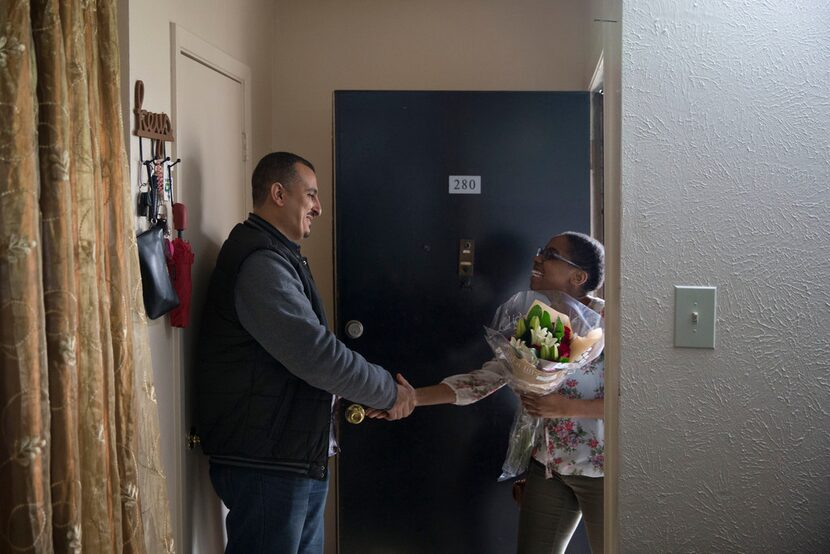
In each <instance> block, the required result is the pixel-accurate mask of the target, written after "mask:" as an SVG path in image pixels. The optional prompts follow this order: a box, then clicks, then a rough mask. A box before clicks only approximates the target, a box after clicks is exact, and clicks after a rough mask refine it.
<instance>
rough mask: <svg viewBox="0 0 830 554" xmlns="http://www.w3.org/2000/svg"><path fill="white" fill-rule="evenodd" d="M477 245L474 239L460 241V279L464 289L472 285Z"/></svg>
mask: <svg viewBox="0 0 830 554" xmlns="http://www.w3.org/2000/svg"><path fill="white" fill-rule="evenodd" d="M475 248H476V243H475V241H474V240H473V239H461V240H459V241H458V279H459V281H460V284H461V287H462V288H469V287H470V286H471V284H472V280H473V273H474V272H475V270H474V266H473V263H474V260H475Z"/></svg>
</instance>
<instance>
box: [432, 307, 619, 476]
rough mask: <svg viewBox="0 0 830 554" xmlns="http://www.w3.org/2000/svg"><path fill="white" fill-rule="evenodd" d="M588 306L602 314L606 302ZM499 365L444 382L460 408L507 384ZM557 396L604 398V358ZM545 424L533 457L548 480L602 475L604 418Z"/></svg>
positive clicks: (578, 374)
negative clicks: (565, 476) (569, 476)
mask: <svg viewBox="0 0 830 554" xmlns="http://www.w3.org/2000/svg"><path fill="white" fill-rule="evenodd" d="M588 307H589V308H591V309H592V310H594V311H596V312H598V313H600V314H603V311H604V308H605V301H604V300H602V299H600V298H593V297H591V298H590V303H589V304H588ZM603 315H604V314H603ZM500 364H501V362H499V361H498V360H491V361H489V362H487V363H485V364H484V365H483V366H482V367H481V369H477V370H475V371H472V372H470V373H462V374H459V375H452V376H450V377H447V378H446V379H444V380H443V381H442V383H445V384H446V385H448V386H449V387H450V388H451V389H453V390H454V391H455V396H456V402H455V403H456V404H457V405H459V406H464V405H467V404H472V403H473V402H477V401H479V400H481V399H482V398H485V397H487V396H489V395H491V394H493V393H494V392H496V391H497V390H499V389H500V388H502V387H503V386H504V385H506V384H507V381H506V380H505V378H504V377H503V375H502V372H501V366H500ZM554 394H564V395H565V396H567V397H568V398H578V399H583V400H593V399H598V398H605V369H604V364H603V356H602V355H600V356H599V358H597V359H596V360H594V361H593V362H591V363H590V364H587V365H586V366H585V367H583V368H582V369H579V370H577V372H576V373H574V374H573V375H571V376H569V377H568V379H566V380H565V382H564V383H563V384H562V386H561V387H560V389H559V391H557V392H556V393H554ZM543 421H544V426H543V431H542V432H540V433H539V434H537V437H536V440H537V443H536V446H535V448H534V450H533V457H534V459H536V460H537V461H539V462H540V463H541V464H542V465H544V466H545V468H546V469H547V471H546V473H547V476H548V477H551V476H552V475H553V474H554V473H558V474H560V475H582V476H585V477H602V476H603V474H604V473H603V466H604V462H605V425H604V422H603V420H602V419H585V418H576V417H574V418H568V417H566V418H554V419H545V420H543Z"/></svg>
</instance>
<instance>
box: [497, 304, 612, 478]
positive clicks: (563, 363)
mask: <svg viewBox="0 0 830 554" xmlns="http://www.w3.org/2000/svg"><path fill="white" fill-rule="evenodd" d="M485 334H486V338H487V342H488V343H489V345H490V347H491V348H492V349H493V352H494V353H495V355H496V357H497V358H498V359H500V360H501V361H502V369H503V371H504V376H505V378H506V379H507V383H508V385H509V386H510V388H512V389H513V390H514V391H516V392H517V393H521V394H538V395H546V394H551V393H553V392H555V391H556V390H557V389H558V388H559V386H560V385H561V384H562V383H563V382H564V380H565V378H566V377H567V376H568V375H570V374H572V373H574V372H575V371H576V370H577V369H580V368H581V367H583V366H585V365H586V364H588V363H590V362H592V361H593V360H595V359H596V358H597V357H598V356H599V355H600V353H601V352H602V348H603V346H604V344H605V336H604V332H603V323H602V317H601V316H600V314H598V313H596V312H594V311H593V310H591V309H589V308H588V307H587V306H585V305H584V304H582V303H581V302H579V301H578V300H576V299H575V298H572V297H570V296H568V295H567V294H564V293H562V292H558V291H549V292H532V291H525V292H520V293H518V294H516V295H514V296H513V297H512V298H510V299H509V300H508V301H507V302H505V303H504V304H502V305H501V306H500V307H499V309H498V310H497V311H496V315H495V317H494V318H493V323H492V324H491V326H490V327H489V328H488V327H485ZM540 422H541V418H538V417H535V416H531V415H530V414H528V413H527V412H526V411H525V410H524V408H523V407H521V406H520V407H519V410H518V411H517V413H516V418H515V419H514V422H513V429H512V431H511V432H510V439H509V443H508V448H507V457H506V459H505V461H504V465H503V467H502V474H501V476H500V477H499V481H503V480H505V479H510V478H512V477H515V476H517V475H520V474H521V473H523V472H524V471H525V470H526V469H527V466H528V464H529V462H530V456H531V453H532V451H533V446H534V444H535V443H536V433H537V431H538V430H539V424H540Z"/></svg>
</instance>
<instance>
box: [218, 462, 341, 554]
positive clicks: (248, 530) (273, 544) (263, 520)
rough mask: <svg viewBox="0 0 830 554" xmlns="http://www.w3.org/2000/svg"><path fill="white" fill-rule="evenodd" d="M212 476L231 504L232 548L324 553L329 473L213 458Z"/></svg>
mask: <svg viewBox="0 0 830 554" xmlns="http://www.w3.org/2000/svg"><path fill="white" fill-rule="evenodd" d="M210 481H211V483H213V488H214V489H215V490H216V493H217V494H218V495H219V498H221V499H222V502H224V503H225V506H227V508H228V510H229V513H228V517H227V520H226V522H225V526H226V527H227V529H228V546H227V548H226V549H225V553H226V554H243V553H244V554H256V553H260V552H274V553H275V554H276V553H278V554H322V552H323V510H324V508H325V505H326V495H327V494H328V477H326V480H325V481H318V480H316V479H310V478H308V477H303V476H301V475H292V474H290V473H282V472H279V471H268V470H262V469H251V468H246V467H236V466H229V465H223V464H210Z"/></svg>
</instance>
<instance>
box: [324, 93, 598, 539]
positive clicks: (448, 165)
mask: <svg viewBox="0 0 830 554" xmlns="http://www.w3.org/2000/svg"><path fill="white" fill-rule="evenodd" d="M589 156H590V150H589V95H588V93H581V92H358V91H344V92H336V93H335V167H336V171H335V211H336V215H335V217H336V318H335V319H336V325H337V332H338V334H339V335H340V336H341V337H342V338H343V340H344V341H346V343H347V344H348V345H349V346H350V347H352V348H354V349H355V350H357V351H359V352H361V353H362V354H364V355H365V356H366V357H367V358H368V359H369V360H371V361H373V362H376V363H380V364H382V365H383V366H384V367H386V368H387V369H389V370H391V371H393V372H401V373H403V374H404V376H405V377H407V378H408V379H409V381H410V382H411V383H412V384H413V385H414V386H416V387H417V386H424V385H429V384H434V383H437V382H439V381H440V380H441V379H442V378H444V377H446V376H447V375H450V374H453V373H459V372H464V371H469V370H473V369H476V368H478V367H480V366H481V364H482V363H483V362H485V361H486V360H488V359H489V358H490V357H491V353H490V350H489V348H488V346H487V344H486V343H485V341H484V338H483V331H482V326H483V325H486V324H487V323H489V321H490V319H491V318H492V316H493V313H494V311H495V309H496V307H497V306H498V305H499V304H500V303H501V302H503V301H504V300H506V299H507V298H508V297H509V296H510V295H511V294H513V293H514V292H516V291H518V290H522V289H526V288H527V287H528V282H529V278H530V269H531V258H532V256H533V255H534V253H535V251H536V248H537V247H538V246H542V245H544V243H545V242H546V241H547V240H548V238H549V237H550V236H552V235H553V234H556V233H558V232H561V231H566V230H575V231H581V232H586V233H587V232H588V231H589V224H590V200H589V197H590V195H589V163H590V160H589ZM450 176H464V177H467V176H474V177H480V180H479V181H475V180H472V181H470V182H468V183H467V184H466V185H465V186H467V187H473V188H477V192H476V191H474V190H470V188H468V189H460V187H461V182H460V181H459V182H458V183H452V182H451V181H450ZM453 186H456V187H459V189H458V190H452V187H453ZM451 192H453V193H452V194H451ZM460 192H464V194H456V193H460ZM466 240H470V241H472V242H473V245H472V246H473V248H472V250H473V252H474V253H473V256H472V257H473V260H472V263H473V265H472V266H467V267H470V269H467V270H462V272H459V247H460V245H462V246H463V243H462V242H461V241H466ZM466 272H469V273H466ZM470 273H471V274H472V276H471V277H470V276H469V274H470ZM351 320H357V321H360V322H361V323H362V324H363V327H364V332H363V335H362V336H360V337H359V338H356V339H351V338H349V337H348V336H347V335H346V333H345V332H344V325H345V323H346V322H347V321H351ZM344 404H346V405H347V404H348V402H344ZM515 406H516V400H515V397H514V396H513V394H512V393H511V392H510V391H509V390H507V389H503V390H501V391H499V392H498V393H496V394H494V395H492V396H491V397H489V398H487V399H485V400H483V401H481V402H478V403H477V404H474V405H471V406H469V407H456V406H440V407H425V408H419V409H417V410H416V411H415V413H414V414H413V415H412V416H411V417H409V418H408V419H406V420H403V421H400V422H382V421H365V422H364V423H362V424H360V425H351V424H348V423H345V421H344V420H343V419H342V418H341V419H340V421H341V425H340V442H341V447H342V453H341V455H340V456H339V466H338V468H339V490H338V509H339V512H338V513H339V525H338V529H339V540H340V552H341V553H343V554H351V553H358V552H359V553H375V552H377V553H384V554H388V553H390V552H395V553H413V554H414V553H426V552H428V553H453V554H457V553H477V554H479V553H481V554H483V553H493V554H496V553H498V554H501V553H505V552H513V551H514V550H515V540H516V527H517V521H518V509H517V508H516V506H515V504H514V503H513V500H512V498H511V494H510V489H511V483H510V482H503V483H498V482H497V478H498V476H499V474H500V472H501V465H502V462H503V460H504V454H505V451H506V440H507V433H508V431H509V429H510V426H511V424H512V419H513V415H514V412H515Z"/></svg>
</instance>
